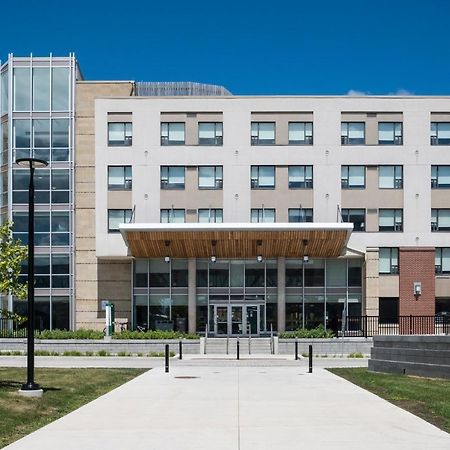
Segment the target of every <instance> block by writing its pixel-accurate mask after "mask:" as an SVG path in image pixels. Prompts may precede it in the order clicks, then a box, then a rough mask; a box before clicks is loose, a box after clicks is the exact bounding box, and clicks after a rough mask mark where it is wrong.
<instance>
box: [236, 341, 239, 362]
mask: <svg viewBox="0 0 450 450" xmlns="http://www.w3.org/2000/svg"><path fill="white" fill-rule="evenodd" d="M236 359H239V338H237V341H236Z"/></svg>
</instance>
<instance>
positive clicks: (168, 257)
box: [164, 241, 170, 264]
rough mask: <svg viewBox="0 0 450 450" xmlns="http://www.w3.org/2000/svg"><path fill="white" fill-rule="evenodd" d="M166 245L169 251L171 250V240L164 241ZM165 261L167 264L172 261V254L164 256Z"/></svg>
mask: <svg viewBox="0 0 450 450" xmlns="http://www.w3.org/2000/svg"><path fill="white" fill-rule="evenodd" d="M164 245H165V246H166V247H167V251H169V246H170V241H164ZM164 262H166V263H167V264H168V263H170V256H169V255H167V256H164Z"/></svg>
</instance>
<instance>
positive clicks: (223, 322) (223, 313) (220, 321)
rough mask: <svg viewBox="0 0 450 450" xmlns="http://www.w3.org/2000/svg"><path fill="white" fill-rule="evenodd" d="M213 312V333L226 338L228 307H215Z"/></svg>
mask: <svg viewBox="0 0 450 450" xmlns="http://www.w3.org/2000/svg"><path fill="white" fill-rule="evenodd" d="M215 310H216V311H215V320H214V322H215V323H214V325H215V330H214V333H215V334H216V335H222V336H223V335H225V336H226V335H227V334H228V306H216V307H215Z"/></svg>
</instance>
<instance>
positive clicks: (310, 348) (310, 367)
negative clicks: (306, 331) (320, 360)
mask: <svg viewBox="0 0 450 450" xmlns="http://www.w3.org/2000/svg"><path fill="white" fill-rule="evenodd" d="M312 352H313V350H312V345H310V346H309V371H308V372H309V373H312V355H313V354H312Z"/></svg>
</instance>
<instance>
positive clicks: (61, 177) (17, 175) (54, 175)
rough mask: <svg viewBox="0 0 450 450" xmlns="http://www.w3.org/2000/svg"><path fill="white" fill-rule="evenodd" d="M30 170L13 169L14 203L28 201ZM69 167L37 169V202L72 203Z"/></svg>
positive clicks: (35, 180)
mask: <svg viewBox="0 0 450 450" xmlns="http://www.w3.org/2000/svg"><path fill="white" fill-rule="evenodd" d="M29 183H30V172H29V170H28V169H14V170H13V203H19V204H26V203H28V187H29ZM69 187H70V182H69V169H54V168H53V169H51V170H50V169H37V170H36V172H35V175H34V189H35V201H36V203H37V204H47V203H70V198H69V197H70V189H69Z"/></svg>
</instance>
